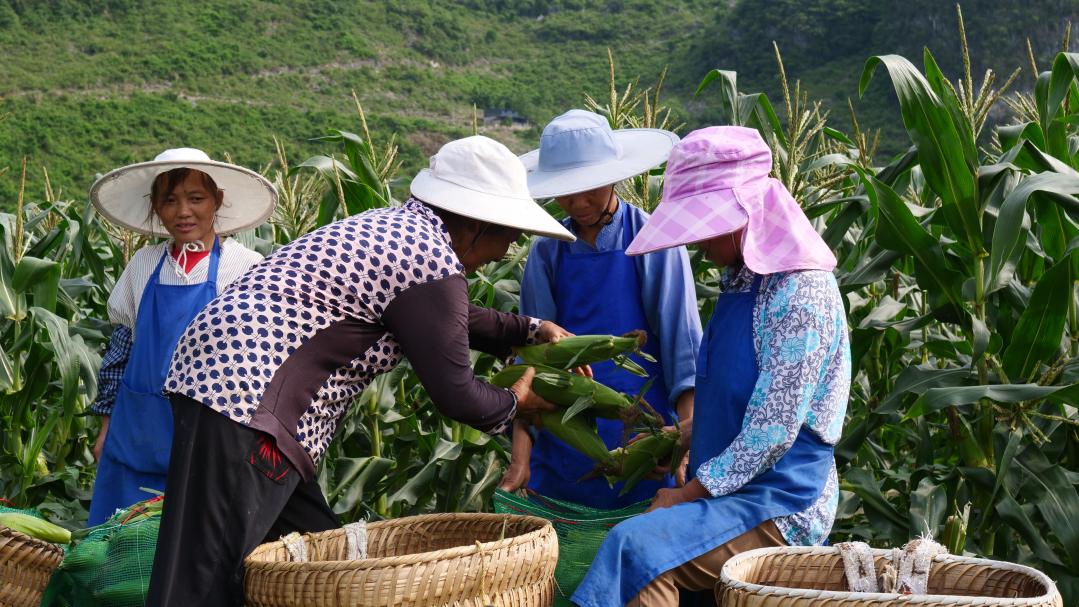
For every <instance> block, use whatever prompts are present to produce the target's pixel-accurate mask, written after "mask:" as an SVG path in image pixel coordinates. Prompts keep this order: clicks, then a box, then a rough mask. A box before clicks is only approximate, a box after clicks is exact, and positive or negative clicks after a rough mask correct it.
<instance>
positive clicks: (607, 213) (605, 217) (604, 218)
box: [583, 185, 618, 228]
mask: <svg viewBox="0 0 1079 607" xmlns="http://www.w3.org/2000/svg"><path fill="white" fill-rule="evenodd" d="M611 198H614V204H613V205H612V204H610V203H608V204H607V208H605V209H603V213H601V214H600V216H599V219H597V220H595V221H594V222H592V223H591V224H589V225H586V226H583V227H586V228H594V227H596V226H606V225H610V223H611V220H613V219H614V211H612V210H611V207H614V209H615V210H618V198H617V197H616V196H615V195H614V186H613V185H612V186H611Z"/></svg>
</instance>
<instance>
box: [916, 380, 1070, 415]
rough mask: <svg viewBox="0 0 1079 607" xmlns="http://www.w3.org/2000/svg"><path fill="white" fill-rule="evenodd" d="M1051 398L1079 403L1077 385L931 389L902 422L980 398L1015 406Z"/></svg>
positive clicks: (967, 403) (966, 403)
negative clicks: (1015, 404) (1029, 401)
mask: <svg viewBox="0 0 1079 607" xmlns="http://www.w3.org/2000/svg"><path fill="white" fill-rule="evenodd" d="M1050 397H1051V398H1052V399H1053V400H1059V401H1063V402H1066V403H1068V404H1072V405H1075V404H1077V402H1079V384H1071V385H1068V386H1039V385H1038V384H997V385H989V386H963V387H950V388H930V389H929V390H927V391H926V392H925V394H923V395H922V396H921V397H919V398H918V400H916V401H914V404H913V405H912V406H911V408H910V410H909V411H907V414H906V415H905V416H904V419H905V420H907V419H914V418H917V417H921V416H922V415H926V414H928V413H931V412H933V411H939V410H940V409H943V408H945V407H954V406H958V405H969V404H971V403H975V402H978V401H979V400H981V399H983V398H988V399H990V400H994V401H996V402H998V403H1017V402H1021V401H1025V400H1036V399H1042V398H1050Z"/></svg>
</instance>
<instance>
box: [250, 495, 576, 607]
mask: <svg viewBox="0 0 1079 607" xmlns="http://www.w3.org/2000/svg"><path fill="white" fill-rule="evenodd" d="M304 540H305V542H306V544H307V554H308V559H309V562H306V563H295V562H289V555H288V551H287V549H286V548H285V547H284V544H283V543H282V542H280V541H277V542H270V543H267V544H263V545H261V546H259V547H258V548H256V549H255V550H254V551H253V552H252V553H251V554H250V555H248V557H247V559H245V561H244V567H245V569H246V573H245V576H244V592H245V595H246V599H247V605H248V607H294V606H295V607H299V606H304V607H331V606H332V607H343V606H345V605H356V606H361V605H362V606H364V607H383V606H384V607H440V606H443V605H446V606H455V607H484V606H486V605H496V606H497V607H546V606H548V605H550V604H551V603H552V601H553V599H554V591H555V582H554V569H555V564H556V562H557V560H558V536H556V535H555V531H554V528H553V527H551V524H550V523H549V522H547V521H545V520H543V519H541V518H537V517H532V516H513V515H505V514H429V515H423V516H413V517H405V518H399V519H393V520H387V521H378V522H375V523H371V524H369V525H368V526H367V551H368V552H367V555H368V558H366V559H361V560H353V561H347V560H342V559H345V558H346V557H345V554H346V550H347V547H346V538H345V532H344V530H341V529H335V530H332V531H323V532H320V533H311V534H308V535H306V536H304Z"/></svg>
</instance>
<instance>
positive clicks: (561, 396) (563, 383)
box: [491, 364, 657, 426]
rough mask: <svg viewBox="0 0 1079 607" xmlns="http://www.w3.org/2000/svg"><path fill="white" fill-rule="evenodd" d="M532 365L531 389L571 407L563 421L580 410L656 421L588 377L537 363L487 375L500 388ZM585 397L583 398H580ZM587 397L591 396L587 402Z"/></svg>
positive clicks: (628, 418) (602, 415) (623, 395)
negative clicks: (534, 373)
mask: <svg viewBox="0 0 1079 607" xmlns="http://www.w3.org/2000/svg"><path fill="white" fill-rule="evenodd" d="M528 367H533V368H535V369H536V376H535V377H534V378H533V379H532V390H533V391H534V392H535V393H536V394H538V395H540V396H541V397H542V398H544V399H545V400H547V401H548V402H550V403H553V404H555V405H558V406H559V407H569V408H571V409H573V411H572V415H570V414H569V413H570V412H569V411H567V412H566V413H567V415H566V417H567V421H568V420H569V419H571V418H573V417H575V416H576V415H577V414H578V413H580V412H581V411H584V410H587V411H588V412H589V413H592V414H594V415H597V416H599V417H604V418H607V419H621V420H624V421H628V422H636V421H644V422H645V423H648V424H650V425H653V426H654V425H656V424H657V420H656V418H655V417H654V416H653V415H651V414H648V413H644V412H643V411H641V409H640V407H638V406H637V405H635V404H634V400H633V399H631V398H629V397H628V396H626V395H625V394H622V393H621V392H618V391H617V390H613V389H611V388H609V387H607V386H605V385H603V384H601V383H599V382H597V381H595V380H592V379H590V378H587V377H584V376H581V375H577V374H575V373H571V372H569V371H563V370H561V369H555V368H552V367H547V366H544V365H540V364H530V365H510V366H508V367H506V368H505V369H503V370H502V371H501V372H500V373H498V374H497V375H495V376H494V377H492V378H491V383H492V384H494V385H496V386H500V387H502V388H508V387H510V386H512V385H513V384H514V382H516V381H517V380H518V379H520V378H521V375H523V374H524V372H525V369H527V368H528ZM581 399H585V400H581ZM588 399H591V402H590V404H586V403H588Z"/></svg>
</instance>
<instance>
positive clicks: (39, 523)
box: [0, 512, 71, 544]
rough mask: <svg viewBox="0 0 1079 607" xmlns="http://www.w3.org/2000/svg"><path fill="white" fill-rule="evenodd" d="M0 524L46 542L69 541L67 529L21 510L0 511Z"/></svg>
mask: <svg viewBox="0 0 1079 607" xmlns="http://www.w3.org/2000/svg"><path fill="white" fill-rule="evenodd" d="M0 526H4V527H8V528H9V529H12V530H14V531H18V532H19V533H25V534H26V535H29V536H30V537H35V538H37V539H39V540H45V541H46V542H54V543H57V544H67V543H69V542H70V541H71V532H70V531H68V530H67V529H64V528H63V527H61V526H59V525H54V524H52V523H50V522H49V521H46V520H44V519H40V518H37V517H36V516H30V515H29V514H23V513H21V512H0Z"/></svg>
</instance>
